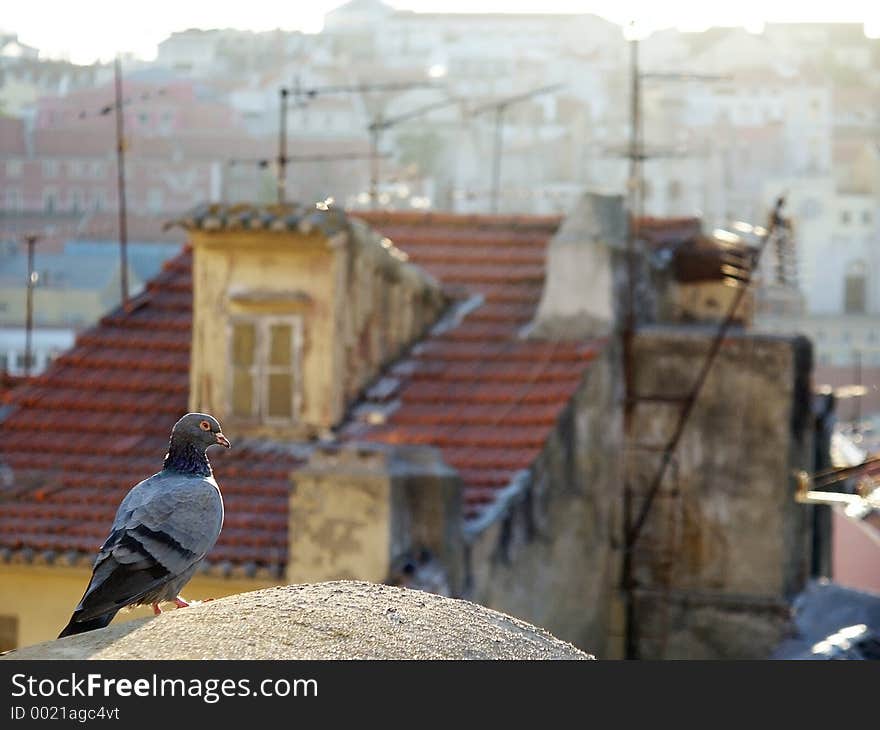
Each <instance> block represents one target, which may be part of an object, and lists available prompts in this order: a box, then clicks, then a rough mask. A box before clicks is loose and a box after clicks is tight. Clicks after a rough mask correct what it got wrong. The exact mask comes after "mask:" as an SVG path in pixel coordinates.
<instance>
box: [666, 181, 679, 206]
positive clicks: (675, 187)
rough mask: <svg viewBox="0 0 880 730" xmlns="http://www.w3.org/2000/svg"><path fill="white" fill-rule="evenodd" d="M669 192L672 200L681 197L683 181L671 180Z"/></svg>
mask: <svg viewBox="0 0 880 730" xmlns="http://www.w3.org/2000/svg"><path fill="white" fill-rule="evenodd" d="M667 193H668V195H669V200H670V202H672V201H677V200H678V199H679V198H680V197H681V183H680V182H679V181H678V180H670V181H669V188H668V191H667Z"/></svg>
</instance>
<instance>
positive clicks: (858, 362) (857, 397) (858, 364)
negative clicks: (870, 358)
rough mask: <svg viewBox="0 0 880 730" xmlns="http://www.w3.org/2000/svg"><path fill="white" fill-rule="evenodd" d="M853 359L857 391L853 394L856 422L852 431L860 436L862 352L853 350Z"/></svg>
mask: <svg viewBox="0 0 880 730" xmlns="http://www.w3.org/2000/svg"><path fill="white" fill-rule="evenodd" d="M853 357H854V359H855V365H856V386H857V387H858V389H857V390H856V393H855V401H856V413H855V416H856V422H855V428H854V429H853V431H854V432H855V433H856V434H860V433H861V432H862V390H861V385H862V351H861V350H858V349H856V350H854V351H853Z"/></svg>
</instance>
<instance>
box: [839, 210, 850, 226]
mask: <svg viewBox="0 0 880 730" xmlns="http://www.w3.org/2000/svg"><path fill="white" fill-rule="evenodd" d="M850 220H852V214H851V213H850V212H849V211H848V210H842V211H840V222H841V223H842V224H843V225H845V226H848V225H849V222H850Z"/></svg>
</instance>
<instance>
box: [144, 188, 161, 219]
mask: <svg viewBox="0 0 880 730" xmlns="http://www.w3.org/2000/svg"><path fill="white" fill-rule="evenodd" d="M163 205H164V196H163V195H162V188H150V189H149V191H148V192H147V208H149V209H150V212H151V213H161V212H162V206H163Z"/></svg>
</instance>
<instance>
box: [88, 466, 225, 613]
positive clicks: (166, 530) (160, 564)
mask: <svg viewBox="0 0 880 730" xmlns="http://www.w3.org/2000/svg"><path fill="white" fill-rule="evenodd" d="M222 526H223V500H222V498H221V496H220V490H219V489H218V487H217V483H216V482H215V481H214V478H213V477H197V476H188V475H183V474H176V473H173V472H159V473H158V474H154V475H153V476H152V477H150V478H149V479H145V480H144V481H142V482H140V483H139V484H137V485H136V486H134V487H133V488H132V489H131V491H130V492H129V493H128V494H127V495H126V497H125V499H123V500H122V503H121V504H120V505H119V509H118V510H117V512H116V518H115V519H114V520H113V527H112V529H111V533H110V536H109V537H108V538H107V541H106V542H105V543H104V545H103V546H102V547H101V550H100V552H99V553H98V556H97V558H96V559H95V564H94V574H93V577H92V580H91V582H90V583H89V587H88V589H87V590H86V593H85V595H84V596H83V598H82V600H81V601H80V602H79V605H78V606H77V607H76V612H77V613H78V614H79V616H78V618H79V620H82V621H85V620H88V619H90V618H94V617H95V616H99V615H101V614H102V613H105V612H106V611H109V610H113V609H117V610H118V609H119V608H121V607H123V606H126V605H129V604H132V603H148V602H153V601H155V600H171V599H173V598H174V597H175V596H176V595H177V593H178V591H179V590H180V588H182V587H183V585H184V584H185V583H186V582H187V581H188V580H189V578H190V577H191V576H192V574H193V573H194V572H195V569H196V568H197V567H198V564H199V563H200V562H201V561H202V560H203V559H204V557H205V555H207V553H208V551H209V550H210V549H211V548H212V547H214V543H216V542H217V538H218V536H219V535H220V530H221V528H222ZM121 569H127V570H124V571H122V570H121ZM120 573H122V575H120ZM123 578H124V580H123ZM181 579H182V580H181ZM114 588H115V589H117V590H114Z"/></svg>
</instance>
